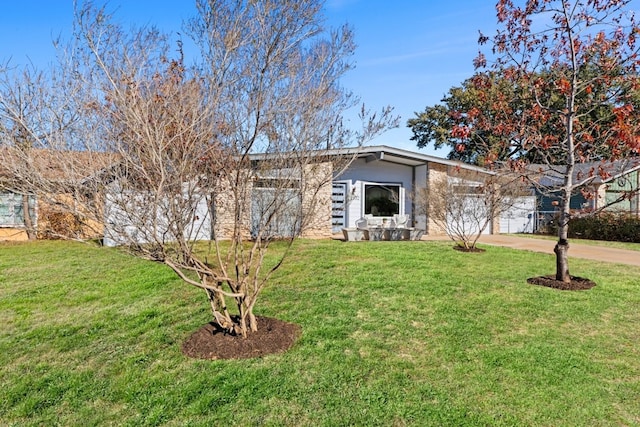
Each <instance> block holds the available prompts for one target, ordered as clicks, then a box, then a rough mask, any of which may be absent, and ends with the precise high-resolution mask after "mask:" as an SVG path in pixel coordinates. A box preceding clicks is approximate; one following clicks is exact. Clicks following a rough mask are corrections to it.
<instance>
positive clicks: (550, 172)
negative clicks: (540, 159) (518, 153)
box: [529, 158, 640, 222]
mask: <svg viewBox="0 0 640 427" xmlns="http://www.w3.org/2000/svg"><path fill="white" fill-rule="evenodd" d="M529 169H530V170H531V171H532V172H533V173H534V174H539V176H538V177H537V179H536V181H537V182H538V185H539V188H538V189H537V197H538V203H537V204H538V211H539V216H540V218H541V221H542V222H545V221H548V220H550V219H552V218H553V216H554V214H555V213H556V212H557V211H558V209H559V200H560V197H559V196H557V195H555V194H554V190H556V189H558V188H560V186H561V185H562V182H563V172H564V170H565V168H564V166H549V165H530V166H529ZM573 182H575V183H581V185H580V186H579V187H578V188H577V189H576V190H575V191H574V193H573V194H572V195H571V205H570V208H571V210H573V211H576V212H580V211H583V212H592V211H596V210H603V211H606V212H616V213H625V214H628V215H632V216H636V217H640V194H639V193H638V189H640V159H636V158H629V159H623V160H616V161H612V162H589V163H578V164H576V167H575V169H574V173H573Z"/></svg>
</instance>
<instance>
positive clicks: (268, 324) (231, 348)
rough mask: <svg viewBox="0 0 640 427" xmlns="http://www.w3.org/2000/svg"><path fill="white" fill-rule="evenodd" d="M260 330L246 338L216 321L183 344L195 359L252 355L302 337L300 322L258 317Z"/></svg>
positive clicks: (275, 350)
mask: <svg viewBox="0 0 640 427" xmlns="http://www.w3.org/2000/svg"><path fill="white" fill-rule="evenodd" d="M257 321H258V331H257V332H249V333H248V334H247V337H246V338H242V337H241V336H235V335H230V334H228V333H225V332H224V331H222V330H221V329H219V327H218V326H217V325H216V324H214V323H213V322H211V323H208V324H206V325H204V326H203V327H201V328H200V329H198V330H197V331H195V332H194V333H193V334H191V336H190V337H189V338H187V340H186V341H185V342H184V343H183V344H182V353H183V354H184V355H185V356H188V357H193V358H195V359H210V360H216V359H250V358H254V357H262V356H266V355H268V354H275V353H283V352H285V351H287V350H288V349H289V348H291V346H292V345H293V344H294V343H295V342H296V340H297V339H298V338H299V337H300V334H301V329H300V327H299V326H298V325H294V324H292V323H287V322H283V321H281V320H278V319H273V318H270V317H258V318H257Z"/></svg>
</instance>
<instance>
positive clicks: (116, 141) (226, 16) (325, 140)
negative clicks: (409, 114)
mask: <svg viewBox="0 0 640 427" xmlns="http://www.w3.org/2000/svg"><path fill="white" fill-rule="evenodd" d="M196 5H197V10H198V15H197V16H196V17H195V18H193V19H192V20H190V21H188V22H187V23H186V25H185V30H186V31H185V32H186V33H187V34H188V35H190V36H191V37H192V39H193V40H194V41H195V44H196V45H197V46H198V47H199V48H200V53H201V59H202V61H201V62H200V63H199V64H196V66H193V67H188V66H187V65H186V64H185V61H184V59H183V57H182V50H181V49H178V52H179V54H178V55H177V56H176V57H174V58H172V57H171V47H170V43H168V42H167V40H166V38H165V37H164V36H163V35H162V34H160V33H158V32H157V31H155V30H154V29H142V30H140V31H137V32H134V33H132V34H129V33H126V32H124V31H123V30H122V29H121V28H119V27H118V26H116V25H114V24H113V23H112V22H111V20H110V17H109V16H108V15H107V14H106V12H105V11H104V9H96V8H94V7H92V6H91V5H90V4H89V5H86V6H83V7H81V8H80V9H79V10H78V12H77V16H78V25H77V39H78V40H80V41H81V46H80V49H75V50H74V52H76V53H75V55H78V56H77V57H75V60H76V61H79V63H80V64H82V67H81V69H82V70H83V72H84V81H85V82H86V84H87V90H88V92H89V93H93V94H95V96H94V97H93V98H92V100H91V102H87V103H85V104H84V110H83V113H84V114H85V116H86V117H87V119H86V120H87V121H88V122H91V123H93V124H95V125H96V128H94V130H93V132H92V133H91V134H89V135H85V136H86V137H88V138H91V139H93V140H94V143H93V145H94V146H102V147H104V150H106V151H109V152H113V153H115V154H116V155H117V157H118V162H117V164H115V165H113V166H112V167H110V168H108V169H107V170H105V172H104V173H103V177H102V178H105V179H107V181H105V185H107V191H106V193H105V200H106V211H105V218H106V222H107V224H106V227H107V237H108V240H110V241H113V242H115V243H118V244H125V245H128V247H129V248H131V250H132V251H133V252H134V253H135V254H137V255H139V256H142V257H145V258H148V259H152V260H156V261H161V262H164V263H166V264H167V265H168V266H170V267H171V268H172V269H173V270H174V271H175V272H176V273H177V274H178V275H179V276H180V277H181V278H182V279H183V280H184V281H185V282H186V283H189V284H191V285H193V286H196V287H198V288H201V289H202V290H203V291H204V293H205V294H206V296H207V299H208V301H209V304H210V307H211V310H212V314H213V317H214V320H215V322H216V323H217V324H218V326H219V327H220V328H222V329H223V330H225V331H227V332H229V333H232V334H235V335H240V336H244V337H246V336H247V334H248V332H250V331H256V330H257V329H258V323H257V320H256V316H255V314H254V308H255V305H256V302H257V300H258V297H259V295H260V293H261V291H262V290H263V289H264V287H265V285H266V284H267V283H268V281H269V279H270V277H271V275H272V274H273V272H274V271H276V270H277V268H278V267H279V266H280V265H281V264H282V262H283V260H284V258H285V257H286V255H287V254H288V252H289V250H290V247H291V244H292V242H293V240H294V239H295V238H296V237H298V236H299V235H300V234H304V233H305V230H308V229H312V228H313V227H314V225H317V224H313V222H314V221H321V222H322V224H323V225H325V222H326V226H327V228H328V227H329V226H330V188H331V180H332V179H333V177H334V175H335V174H337V173H338V172H339V171H340V169H341V168H343V167H344V166H346V164H347V162H348V161H350V159H336V158H334V157H331V156H329V154H328V153H330V152H331V151H330V150H329V151H327V149H334V148H341V147H344V146H347V145H352V144H361V143H363V142H364V141H366V140H367V139H369V138H371V137H373V136H375V135H377V134H379V133H380V132H381V131H383V130H385V129H386V128H388V127H389V126H394V125H395V121H396V120H395V119H394V118H392V117H391V115H390V109H385V110H384V111H383V112H382V115H381V116H380V117H377V118H376V116H375V115H369V114H368V113H366V112H365V111H364V109H363V114H362V118H363V123H364V126H363V130H362V132H358V133H354V132H352V131H350V130H347V129H346V128H345V127H343V126H342V122H341V114H342V113H343V112H344V111H345V109H347V108H351V107H352V106H354V103H355V102H357V99H355V98H354V97H353V96H352V95H351V94H350V93H349V92H346V91H345V90H344V89H343V88H341V87H340V85H339V79H340V77H342V76H343V74H344V73H345V72H346V71H348V70H349V69H350V68H351V64H350V62H349V57H350V55H351V54H352V52H353V49H354V44H353V35H352V33H351V31H350V30H349V28H347V27H344V28H341V29H339V30H336V31H332V32H330V33H327V32H325V31H324V30H323V28H322V27H321V26H320V12H321V9H322V2H321V1H319V0H302V1H300V0H295V1H293V0H266V1H261V2H246V1H243V0H208V1H207V0H199V1H197V2H196ZM179 45H180V44H179ZM318 212H321V213H322V212H325V213H326V215H324V214H321V215H320V216H319V215H318ZM325 220H326V221H325ZM203 240H210V243H203V242H202V241H203ZM268 250H270V251H268Z"/></svg>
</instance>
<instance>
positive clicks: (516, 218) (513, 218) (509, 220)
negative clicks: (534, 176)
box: [500, 196, 536, 234]
mask: <svg viewBox="0 0 640 427" xmlns="http://www.w3.org/2000/svg"><path fill="white" fill-rule="evenodd" d="M535 217H536V198H535V197H534V196H529V197H519V198H518V199H517V200H516V201H515V202H514V203H513V205H512V206H511V208H509V210H507V211H506V212H504V213H503V214H502V215H501V216H500V233H503V234H504V233H533V231H534V228H533V227H534V223H535Z"/></svg>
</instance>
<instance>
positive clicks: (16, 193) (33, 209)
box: [0, 147, 111, 241]
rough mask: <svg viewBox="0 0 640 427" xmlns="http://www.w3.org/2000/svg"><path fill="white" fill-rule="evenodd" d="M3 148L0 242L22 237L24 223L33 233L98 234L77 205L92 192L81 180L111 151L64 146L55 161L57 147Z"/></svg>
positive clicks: (98, 225) (102, 163)
mask: <svg viewBox="0 0 640 427" xmlns="http://www.w3.org/2000/svg"><path fill="white" fill-rule="evenodd" d="M3 150H4V151H3V153H2V160H3V164H2V165H0V241H2V240H28V233H27V228H28V227H27V224H28V223H30V224H31V227H32V230H33V233H34V234H35V235H36V236H37V237H38V238H51V237H53V238H60V237H71V238H95V237H99V236H100V235H101V234H102V224H101V223H98V222H97V221H95V220H91V219H89V218H87V217H86V215H84V214H83V208H82V206H83V203H86V202H87V201H90V202H92V203H93V202H94V201H93V199H94V198H95V197H96V194H87V189H89V188H90V187H91V186H90V185H87V183H88V181H89V180H90V179H91V176H92V175H93V174H95V173H96V172H97V171H99V170H101V169H102V168H104V167H105V165H108V164H109V162H110V158H111V156H108V155H105V154H103V153H89V152H81V151H67V152H64V153H62V155H64V156H68V157H67V158H66V160H65V161H64V162H61V161H60V159H59V157H57V156H59V155H60V154H61V152H53V151H50V150H44V149H31V150H28V151H26V152H24V151H19V150H13V151H9V150H10V149H9V148H6V147H5V148H3ZM90 191H91V190H90ZM80 198H82V199H83V200H82V201H81V200H79V199H80ZM27 206H28V211H26V207H27ZM25 213H28V216H27V215H25ZM80 218H82V221H80Z"/></svg>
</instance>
